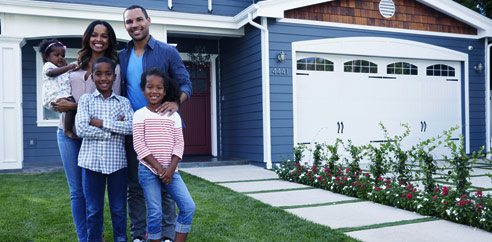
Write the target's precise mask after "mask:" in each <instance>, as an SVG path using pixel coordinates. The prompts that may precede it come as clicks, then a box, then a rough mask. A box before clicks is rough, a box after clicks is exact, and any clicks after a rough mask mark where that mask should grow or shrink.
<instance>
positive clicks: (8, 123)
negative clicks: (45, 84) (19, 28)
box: [0, 36, 23, 170]
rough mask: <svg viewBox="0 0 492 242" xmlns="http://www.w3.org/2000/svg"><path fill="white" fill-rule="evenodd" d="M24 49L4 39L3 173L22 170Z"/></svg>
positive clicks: (0, 84)
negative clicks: (8, 170) (22, 53)
mask: <svg viewBox="0 0 492 242" xmlns="http://www.w3.org/2000/svg"><path fill="white" fill-rule="evenodd" d="M22 45H23V38H16V37H5V36H0V170H5V169H22V161H23V147H22V140H23V135H22V124H23V122H22V55H21V47H22Z"/></svg>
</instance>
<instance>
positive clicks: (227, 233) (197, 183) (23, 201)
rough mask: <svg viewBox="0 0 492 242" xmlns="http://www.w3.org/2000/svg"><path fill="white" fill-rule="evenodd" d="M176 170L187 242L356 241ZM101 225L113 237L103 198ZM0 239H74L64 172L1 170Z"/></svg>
mask: <svg viewBox="0 0 492 242" xmlns="http://www.w3.org/2000/svg"><path fill="white" fill-rule="evenodd" d="M181 174H182V177H183V179H184V180H185V182H186V184H187V186H188V189H189V190H190V192H191V195H192V197H193V199H194V200H195V203H196V205H197V210H196V212H195V218H194V220H193V225H192V230H191V233H190V235H189V236H188V241H356V240H354V239H351V238H350V237H348V236H345V235H344V234H341V233H339V232H335V231H334V230H332V229H330V228H327V227H325V226H321V225H317V224H314V223H311V222H308V221H306V220H303V219H300V218H298V217H296V216H294V215H291V214H289V213H287V212H285V211H283V210H282V209H280V208H274V207H272V206H270V205H266V204H263V203H261V202H259V201H257V200H254V199H252V198H249V197H248V196H246V195H243V194H239V193H236V192H233V191H231V190H229V189H227V188H224V187H221V186H218V185H215V184H213V183H210V182H208V181H205V180H203V179H200V178H198V177H195V176H192V175H189V174H186V173H184V172H181ZM104 227H105V232H104V237H105V238H106V241H108V242H109V241H112V227H111V220H110V215H109V210H108V207H107V202H106V210H105V222H104ZM128 234H129V233H128ZM0 241H2V242H4V241H16V242H17V241H50V242H51V241H77V237H76V234H75V228H74V226H73V223H72V216H71V211H70V196H69V192H68V186H67V182H66V179H65V174H64V173H62V172H57V173H46V174H35V175H24V174H0Z"/></svg>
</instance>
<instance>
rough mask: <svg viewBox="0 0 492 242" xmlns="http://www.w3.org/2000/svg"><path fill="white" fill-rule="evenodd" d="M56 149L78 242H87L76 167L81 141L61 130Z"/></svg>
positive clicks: (83, 206) (80, 180)
mask: <svg viewBox="0 0 492 242" xmlns="http://www.w3.org/2000/svg"><path fill="white" fill-rule="evenodd" d="M57 140H58V148H59V149H60V155H61V158H62V162H63V168H64V169H65V175H66V176H67V181H68V188H69V189H70V204H71V207H72V217H73V222H74V224H75V230H76V231H77V237H78V238H79V242H86V241H87V222H86V211H85V197H84V191H83V189H82V168H80V167H79V166H78V165H77V160H78V156H79V150H80V146H81V145H82V139H70V138H68V137H67V136H66V135H65V134H63V130H61V129H58V132H57Z"/></svg>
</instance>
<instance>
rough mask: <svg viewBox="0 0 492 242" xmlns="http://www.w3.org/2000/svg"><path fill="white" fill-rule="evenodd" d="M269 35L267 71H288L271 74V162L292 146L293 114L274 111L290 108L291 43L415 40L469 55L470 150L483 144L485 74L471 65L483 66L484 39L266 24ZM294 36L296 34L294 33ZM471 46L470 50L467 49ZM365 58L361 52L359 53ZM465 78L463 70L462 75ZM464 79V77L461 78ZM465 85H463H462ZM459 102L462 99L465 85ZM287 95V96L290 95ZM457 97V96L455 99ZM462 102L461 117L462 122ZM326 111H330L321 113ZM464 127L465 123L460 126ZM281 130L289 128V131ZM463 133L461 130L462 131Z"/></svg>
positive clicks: (290, 151)
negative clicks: (347, 39) (283, 57)
mask: <svg viewBox="0 0 492 242" xmlns="http://www.w3.org/2000/svg"><path fill="white" fill-rule="evenodd" d="M268 29H269V33H270V49H271V51H270V68H275V67H283V68H287V70H288V72H287V73H288V75H287V76H282V77H280V76H274V75H270V83H271V85H270V88H271V89H270V92H271V107H272V108H271V120H272V121H271V129H272V161H274V162H275V161H277V162H278V161H282V160H284V159H287V158H290V156H288V155H286V154H292V147H293V145H294V144H293V123H292V118H293V116H294V115H293V111H292V110H291V109H288V108H287V109H285V108H282V109H285V110H277V107H280V106H279V105H285V106H286V107H292V106H293V100H292V93H291V91H290V92H289V91H288V90H292V75H293V74H295V73H292V72H293V69H292V67H291V66H290V63H292V55H293V53H292V44H291V43H292V42H296V41H305V40H316V39H326V38H342V37H387V38H397V39H405V40H410V41H418V42H422V43H427V44H432V45H436V46H441V47H443V48H448V49H452V50H455V51H460V52H463V53H468V54H469V66H468V73H469V90H470V92H469V100H470V105H469V108H470V109H469V110H470V123H469V128H470V149H471V151H476V150H479V149H480V148H481V146H482V145H485V140H486V137H485V82H484V80H485V73H484V71H482V72H481V73H477V72H476V71H475V70H474V69H473V66H474V65H475V64H476V63H478V62H482V63H485V56H484V53H485V52H484V40H476V39H467V38H452V37H442V36H425V35H417V34H403V33H394V32H384V31H374V30H362V29H360V30H354V29H347V28H340V27H329V26H313V25H307V24H295V23H282V22H273V21H270V22H269V26H268ZM293 33H295V34H293ZM469 45H470V46H473V51H471V52H470V51H469V50H468V49H467V47H468V46H469ZM280 51H284V52H285V53H286V54H287V60H286V61H284V62H282V63H278V61H277V60H276V56H277V55H278V53H279V52H280ZM360 54H361V55H364V53H363V52H361V53H360ZM462 73H463V75H464V71H463V72H462ZM463 77H464V76H463ZM462 83H463V85H464V82H462ZM462 90H463V93H462V95H461V100H465V98H464V96H465V94H464V86H463V87H462ZM289 95H290V96H289ZM456 98H460V97H456ZM464 105H465V103H464V101H462V107H463V110H462V117H463V121H464V117H465V113H464ZM324 111H326V112H329V111H330V110H324ZM461 126H462V127H464V123H462V124H461ZM284 128H290V129H291V131H289V130H288V129H284ZM463 130H464V129H463Z"/></svg>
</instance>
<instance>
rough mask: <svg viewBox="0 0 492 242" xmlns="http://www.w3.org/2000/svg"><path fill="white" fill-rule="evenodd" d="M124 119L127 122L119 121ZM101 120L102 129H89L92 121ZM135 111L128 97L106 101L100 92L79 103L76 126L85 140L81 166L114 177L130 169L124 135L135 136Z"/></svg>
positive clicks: (87, 95)
mask: <svg viewBox="0 0 492 242" xmlns="http://www.w3.org/2000/svg"><path fill="white" fill-rule="evenodd" d="M121 116H125V119H124V121H118V119H119V118H120V117H121ZM93 118H94V119H102V120H103V127H102V128H97V127H94V126H91V125H89V122H90V120H91V119H93ZM132 120H133V109H132V107H131V106H130V101H128V99H126V98H125V97H122V96H119V95H115V94H114V92H113V93H112V94H111V96H110V97H108V98H106V99H104V97H103V96H102V95H101V93H100V92H99V91H98V90H95V91H94V92H93V93H88V94H85V95H83V96H82V97H81V98H80V100H79V103H78V108H77V115H76V118H75V125H76V128H77V135H79V136H80V137H82V138H83V141H82V147H81V148H80V152H79V161H78V165H79V166H80V167H82V168H86V169H89V170H91V171H95V172H100V173H103V174H111V173H113V172H115V171H117V170H120V169H122V168H125V167H126V166H127V162H126V153H125V135H131V134H132Z"/></svg>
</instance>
